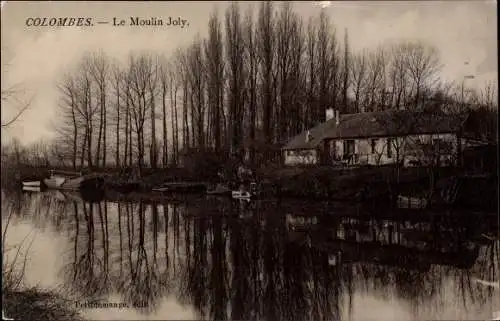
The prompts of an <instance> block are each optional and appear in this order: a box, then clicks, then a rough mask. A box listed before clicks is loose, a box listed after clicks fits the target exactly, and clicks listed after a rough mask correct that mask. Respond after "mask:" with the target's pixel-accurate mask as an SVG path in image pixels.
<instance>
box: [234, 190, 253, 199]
mask: <svg viewBox="0 0 500 321" xmlns="http://www.w3.org/2000/svg"><path fill="white" fill-rule="evenodd" d="M231 196H232V197H233V198H234V199H241V200H250V199H251V198H252V194H251V193H250V192H247V191H232V192H231Z"/></svg>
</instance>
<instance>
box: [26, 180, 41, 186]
mask: <svg viewBox="0 0 500 321" xmlns="http://www.w3.org/2000/svg"><path fill="white" fill-rule="evenodd" d="M40 185H41V182H40V181H26V182H23V187H40Z"/></svg>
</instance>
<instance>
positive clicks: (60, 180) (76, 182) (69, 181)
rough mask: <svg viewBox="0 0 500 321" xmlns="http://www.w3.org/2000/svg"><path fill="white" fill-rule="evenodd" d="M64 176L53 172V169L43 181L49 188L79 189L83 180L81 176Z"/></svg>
mask: <svg viewBox="0 0 500 321" xmlns="http://www.w3.org/2000/svg"><path fill="white" fill-rule="evenodd" d="M72 174H73V177H71V176H69V177H68V176H64V175H58V174H55V171H51V175H50V177H49V178H46V179H44V180H43V183H44V184H45V185H46V186H47V188H50V189H63V190H79V189H80V187H81V185H82V182H83V181H84V180H85V178H84V177H83V176H76V177H74V173H72Z"/></svg>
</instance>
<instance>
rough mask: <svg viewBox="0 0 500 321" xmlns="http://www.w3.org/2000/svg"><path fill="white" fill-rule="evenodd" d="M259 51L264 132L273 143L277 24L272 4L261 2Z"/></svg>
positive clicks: (258, 34)
mask: <svg viewBox="0 0 500 321" xmlns="http://www.w3.org/2000/svg"><path fill="white" fill-rule="evenodd" d="M257 39H259V41H258V43H257V51H258V56H259V61H260V71H261V77H262V78H261V91H262V95H263V102H262V108H263V115H262V123H263V131H264V139H265V142H266V143H268V144H269V143H273V136H272V127H271V124H272V122H273V106H274V102H273V94H274V90H273V89H274V79H273V66H274V58H275V23H274V21H273V5H272V2H270V1H268V2H261V5H260V10H259V17H258V23H257Z"/></svg>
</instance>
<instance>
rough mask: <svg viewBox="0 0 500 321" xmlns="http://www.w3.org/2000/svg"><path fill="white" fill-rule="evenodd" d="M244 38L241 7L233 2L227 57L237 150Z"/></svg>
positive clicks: (233, 143) (232, 136)
mask: <svg viewBox="0 0 500 321" xmlns="http://www.w3.org/2000/svg"><path fill="white" fill-rule="evenodd" d="M244 50H245V47H244V38H243V32H242V23H241V16H240V11H239V7H238V5H237V4H236V3H233V4H232V5H231V6H230V7H229V8H228V10H227V11H226V57H227V61H228V66H227V67H228V70H227V75H228V85H229V88H228V92H227V94H228V114H229V122H228V125H229V127H230V128H229V129H228V133H229V138H230V142H229V146H230V151H231V152H233V153H234V152H236V151H237V150H238V149H239V148H240V146H241V143H242V138H243V131H242V130H243V126H242V124H243V110H244V109H243V105H244V100H243V90H244V86H245V83H244V81H245V70H244V61H243V59H242V57H243V55H244Z"/></svg>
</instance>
